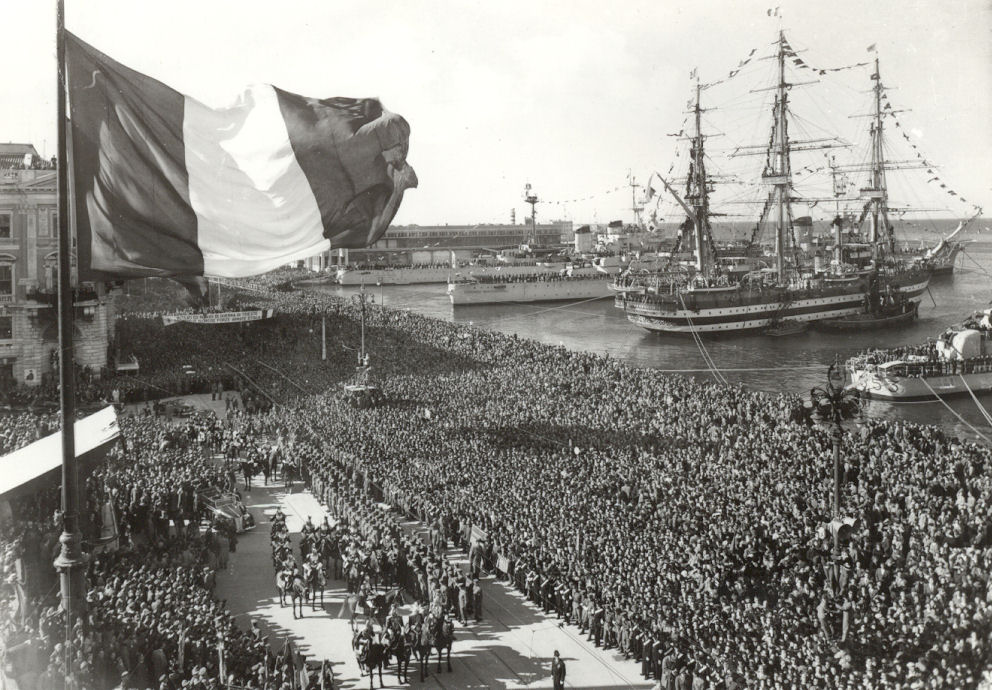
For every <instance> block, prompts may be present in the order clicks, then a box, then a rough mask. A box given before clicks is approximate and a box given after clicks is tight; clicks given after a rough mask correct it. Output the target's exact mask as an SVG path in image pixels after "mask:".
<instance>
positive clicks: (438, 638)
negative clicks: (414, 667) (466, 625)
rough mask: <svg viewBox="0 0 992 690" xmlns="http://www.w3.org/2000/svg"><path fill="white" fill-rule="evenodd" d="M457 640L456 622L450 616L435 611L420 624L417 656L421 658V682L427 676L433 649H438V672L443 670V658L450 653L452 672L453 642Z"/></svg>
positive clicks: (449, 669) (449, 664)
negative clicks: (442, 615) (440, 614)
mask: <svg viewBox="0 0 992 690" xmlns="http://www.w3.org/2000/svg"><path fill="white" fill-rule="evenodd" d="M454 641H455V624H454V623H453V622H452V621H451V619H450V618H444V617H441V616H436V615H434V614H433V613H432V614H430V615H429V616H428V617H427V620H426V621H425V622H424V623H423V624H422V625H421V626H420V639H419V640H418V642H417V649H416V651H417V656H418V657H419V659H420V682H421V683H422V682H424V680H425V679H426V678H427V667H428V666H429V665H430V662H431V650H433V649H436V650H437V672H438V673H440V672H441V659H442V657H443V656H444V653H445V651H447V653H448V673H451V644H452V643H453V642H454Z"/></svg>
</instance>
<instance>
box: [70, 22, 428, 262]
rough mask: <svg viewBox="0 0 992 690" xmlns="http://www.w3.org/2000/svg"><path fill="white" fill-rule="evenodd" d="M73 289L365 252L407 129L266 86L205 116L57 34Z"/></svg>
mask: <svg viewBox="0 0 992 690" xmlns="http://www.w3.org/2000/svg"><path fill="white" fill-rule="evenodd" d="M66 62H67V68H68V77H69V106H70V120H71V123H70V134H71V136H70V143H71V149H70V158H71V166H72V180H71V181H72V190H71V191H72V196H73V199H74V206H73V210H74V216H75V227H76V232H77V236H78V265H79V269H80V274H81V276H82V277H83V279H90V280H96V279H121V278H140V277H145V276H171V275H215V276H226V277H238V276H247V275H256V274H258V273H262V272H264V271H267V270H270V269H272V268H275V267H278V266H281V265H283V264H286V263H288V262H291V261H294V260H296V259H301V258H305V257H308V256H313V255H314V254H317V253H319V252H321V251H323V250H326V249H329V248H339V247H346V248H353V247H365V246H368V245H370V244H372V243H373V242H375V240H377V239H378V238H379V237H380V236H381V235H382V234H383V233H384V232H385V231H386V228H387V227H388V226H389V223H390V221H392V219H393V217H394V216H395V214H396V211H397V209H398V208H399V205H400V202H401V200H402V198H403V191H404V190H405V189H407V188H409V187H415V186H416V184H417V178H416V175H415V174H414V172H413V169H412V168H411V167H410V166H409V165H408V164H407V162H406V154H407V149H408V142H409V135H410V127H409V125H408V124H407V122H406V121H405V120H404V119H403V118H402V117H400V116H399V115H396V114H393V113H390V112H388V111H386V110H384V109H383V107H382V105H381V104H380V103H379V101H378V100H376V99H372V98H366V99H354V98H327V99H315V98H306V97H303V96H297V95H296V94H292V93H288V92H286V91H282V90H281V89H278V88H276V87H274V86H269V85H259V86H252V87H249V88H248V89H246V90H245V91H244V92H243V93H242V94H241V95H240V97H239V98H238V99H237V101H236V102H235V103H234V104H232V105H231V106H229V107H225V108H218V109H214V108H209V107H207V106H205V105H204V104H202V103H200V102H198V101H197V100H195V99H193V98H190V97H189V96H185V95H183V94H181V93H179V92H177V91H175V90H173V89H171V88H169V87H168V86H166V85H164V84H162V83H161V82H158V81H156V80H154V79H151V78H150V77H147V76H145V75H143V74H140V73H138V72H135V71H134V70H132V69H129V68H127V67H125V66H124V65H121V64H119V63H117V62H115V61H114V60H112V59H110V58H109V57H107V56H106V55H104V54H103V53H101V52H99V51H98V50H96V49H95V48H93V47H92V46H90V45H88V44H86V43H85V42H83V41H81V40H80V39H79V38H77V37H76V36H73V35H72V34H70V33H68V32H67V34H66Z"/></svg>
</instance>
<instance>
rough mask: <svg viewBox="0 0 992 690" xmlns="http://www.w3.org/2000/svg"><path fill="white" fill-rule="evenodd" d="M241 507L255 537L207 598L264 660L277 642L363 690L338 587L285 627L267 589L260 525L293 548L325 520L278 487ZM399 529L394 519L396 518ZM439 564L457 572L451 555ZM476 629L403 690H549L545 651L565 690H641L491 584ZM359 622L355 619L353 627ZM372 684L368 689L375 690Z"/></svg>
mask: <svg viewBox="0 0 992 690" xmlns="http://www.w3.org/2000/svg"><path fill="white" fill-rule="evenodd" d="M256 480H257V481H256V482H255V483H254V484H253V489H252V492H251V493H250V494H248V493H245V494H244V498H245V505H246V506H247V507H248V508H249V510H250V511H251V513H252V515H253V516H254V517H255V520H256V522H257V525H258V526H257V527H256V528H255V529H253V530H251V531H249V532H247V533H245V534H242V535H240V538H239V540H238V548H237V551H236V552H235V553H233V554H231V558H230V562H229V566H228V569H227V570H226V571H221V572H220V573H218V578H217V590H216V594H217V597H218V598H220V599H226V600H227V604H228V607H229V609H230V610H231V613H232V614H234V615H235V616H236V618H237V621H238V623H239V624H241V625H243V626H245V627H246V628H247V627H248V625H249V617H251V618H254V619H255V620H256V622H257V623H258V625H259V627H260V628H261V629H262V631H263V632H264V634H265V635H267V636H268V638H269V644H270V646H271V648H272V650H273V651H274V652H276V653H278V652H279V650H281V649H282V648H283V646H284V645H285V641H286V639H287V638H289V639H292V640H293V643H294V645H297V647H298V648H299V650H300V651H301V652H302V653H304V654H306V656H307V658H308V660H320V659H324V658H326V659H328V660H330V661H331V662H332V663H333V668H334V677H335V681H336V685H335V687H340V688H364V687H368V677H367V676H366V677H363V678H360V677H359V669H358V665H357V663H356V662H355V657H354V654H353V652H352V650H351V628H350V626H349V622H348V618H349V615H350V614H349V613H348V611H347V610H346V606H345V596H346V594H347V592H346V590H345V583H344V582H343V581H339V580H329V582H328V588H327V591H326V592H325V596H324V605H323V608H322V609H321V608H320V607H319V605H318V610H317V611H312V610H311V607H310V604H307V605H306V608H305V617H304V618H302V619H296V620H294V619H293V616H292V611H291V609H290V607H289V606H286V607H280V606H279V598H278V595H277V593H276V588H275V572H274V570H273V568H272V559H271V555H270V554H271V551H270V546H269V531H270V524H271V523H270V519H269V516H270V515H271V514H273V513H274V512H275V510H276V509H277V508H282V511H283V512H284V513H285V514H286V516H287V525H288V527H289V529H290V531H291V532H292V534H293V542H294V544H298V540H299V531H300V528H301V526H302V525H303V523H304V522H305V521H306V519H307V517H308V516H310V517H312V518H313V521H314V522H315V523H317V524H319V523H320V522H321V521H322V520H323V517H324V515H325V514H326V511H325V510H324V508H323V507H322V506H321V505H320V504H319V503H318V502H317V500H316V499H315V498H314V497H313V496H312V495H311V494H310V492H309V491H306V490H305V489H304V487H303V485H302V484H301V483H300V482H296V484H295V487H294V489H293V490H292V491H291V492H287V491H286V490H285V488H284V487H283V486H282V484H278V485H275V484H272V485H269V486H264V485H262V477H261V476H259V477H257V478H256ZM397 519H399V516H397ZM401 524H402V525H403V527H404V528H405V529H408V530H412V531H419V530H421V529H422V525H420V523H416V522H411V521H407V520H403V521H401ZM449 557H450V558H451V559H452V560H453V561H455V562H460V563H462V564H464V563H465V562H466V559H465V557H464V555H463V554H461V552H457V551H454V550H452V551H451V552H449ZM483 589H484V594H483V612H484V614H483V620H482V622H481V623H477V624H470V625H468V626H462V625H460V624H458V623H456V630H455V635H456V640H455V643H454V646H453V648H452V654H451V665H452V669H453V670H452V672H451V673H448V672H447V670H446V669H445V670H443V671H442V672H441V673H440V674H439V673H437V657H436V656H434V657H432V661H431V666H430V675H429V677H428V678H427V680H426V681H425V682H424V683H420V679H419V669H417V667H416V664H415V663H413V664H411V668H410V679H411V683H410V684H409V685H408V687H414V688H551V687H552V681H551V672H550V664H551V657H552V654H553V652H554V650H555V649H557V650H559V652H560V653H561V656H562V657H563V658H564V659H565V660H566V664H567V671H568V673H567V678H566V683H565V685H566V687H570V688H601V689H608V688H617V689H619V688H644V689H647V688H651V687H652V684H651V683H650V682H647V681H644V680H643V679H642V678H641V676H640V674H639V667H638V665H637V664H635V663H634V662H633V661H625V660H624V659H623V658H622V657H621V656H619V655H618V654H616V653H614V652H613V651H604V650H602V649H599V648H596V647H595V645H593V643H591V642H587V641H586V639H585V637H584V636H582V635H580V634H579V631H578V629H577V628H574V627H571V626H559V623H560V622H561V621H558V620H556V619H555V618H554V616H547V615H544V614H543V613H542V612H541V611H540V610H539V609H538V608H537V607H535V606H533V605H532V604H530V603H529V602H526V601H525V600H524V599H523V597H521V596H520V595H519V593H517V592H516V591H514V590H511V589H510V588H508V587H507V586H506V584H505V583H497V582H495V581H494V580H493V579H492V578H486V579H485V580H484V581H483ZM359 620H362V621H364V618H361V617H359ZM383 681H384V682H385V684H386V687H394V688H395V687H403V686H400V685H399V684H398V683H397V681H396V674H395V667H394V666H391V667H390V668H388V669H385V670H384V673H383ZM378 682H379V680H378V677H376V679H375V683H376V687H377V688H378V687H379V685H378Z"/></svg>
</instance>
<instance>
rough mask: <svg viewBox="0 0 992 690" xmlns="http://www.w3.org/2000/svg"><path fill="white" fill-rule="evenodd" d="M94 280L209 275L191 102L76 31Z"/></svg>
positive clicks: (75, 99) (79, 166)
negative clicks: (188, 118)
mask: <svg viewBox="0 0 992 690" xmlns="http://www.w3.org/2000/svg"><path fill="white" fill-rule="evenodd" d="M66 62H67V64H68V75H69V106H70V113H71V115H70V117H71V122H72V128H71V145H72V150H71V162H72V173H73V182H74V185H75V187H74V190H73V193H74V198H75V208H76V229H77V233H78V238H79V247H78V259H79V272H80V277H81V278H82V279H84V280H86V279H90V280H100V279H109V278H111V277H112V278H114V279H120V278H139V277H143V276H156V275H176V274H185V275H190V274H192V275H196V274H201V273H203V255H202V253H201V252H200V249H199V247H198V246H197V224H196V214H195V213H194V212H193V208H192V207H191V206H190V201H189V176H188V174H187V172H186V155H185V147H184V145H183V108H184V102H185V99H184V97H183V95H182V94H180V93H179V92H177V91H174V90H173V89H170V88H169V87H167V86H166V85H164V84H162V83H161V82H159V81H156V80H155V79H151V78H149V77H147V76H145V75H143V74H140V73H138V72H135V71H134V70H132V69H129V68H127V67H125V66H124V65H121V64H119V63H118V62H115V61H114V60H112V59H111V58H109V57H107V56H106V55H104V54H103V53H101V52H100V51H98V50H96V49H95V48H93V47H92V46H90V45H88V44H86V43H85V42H83V41H81V40H79V38H77V37H76V36H73V35H72V34H71V33H68V32H67V33H66Z"/></svg>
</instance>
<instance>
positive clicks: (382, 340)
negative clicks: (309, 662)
mask: <svg viewBox="0 0 992 690" xmlns="http://www.w3.org/2000/svg"><path fill="white" fill-rule="evenodd" d="M267 280H268V281H269V282H268V283H267V282H266V281H267ZM284 283H285V278H280V277H279V276H276V277H274V278H270V279H262V280H259V281H254V282H253V284H252V287H253V288H254V290H256V291H253V292H252V293H251V295H250V296H246V297H245V299H250V300H251V302H252V303H253V304H259V303H260V304H261V305H262V306H266V307H268V306H271V307H275V308H276V309H277V310H278V312H279V316H277V317H276V318H275V319H273V320H271V322H270V323H264V322H262V323H255V324H249V325H241V324H230V325H218V326H199V327H198V326H193V325H185V324H180V325H177V326H171V327H170V328H169V330H168V331H165V330H164V329H163V328H162V327H161V326H157V325H156V324H155V322H153V321H149V320H143V319H130V320H128V321H126V322H122V324H121V325H122V339H123V340H125V341H127V342H129V343H130V344H131V346H132V347H133V349H134V351H135V352H136V353H138V356H139V357H140V358H141V361H142V362H143V379H144V380H145V381H146V382H148V384H150V383H155V385H160V383H158V382H161V381H167V380H168V377H170V376H174V375H175V370H176V369H177V368H180V367H181V366H182V364H184V363H187V362H192V363H194V365H195V366H197V367H198V368H199V369H200V370H203V371H207V372H210V371H213V372H218V371H221V370H222V369H224V368H227V369H228V370H229V368H230V367H231V366H234V367H236V368H237V372H236V373H238V375H239V376H241V377H242V378H241V380H242V385H243V387H244V388H245V389H246V390H251V391H255V392H256V394H257V395H258V396H263V395H264V397H266V398H267V399H271V400H276V401H280V402H283V403H286V404H287V405H286V406H282V405H275V406H270V407H269V409H261V408H260V409H259V410H258V411H257V412H255V413H254V414H252V415H250V416H248V417H247V418H246V419H247V420H250V421H246V422H245V424H247V426H246V427H245V428H246V429H247V430H248V431H246V434H251V433H258V434H262V433H264V434H266V435H270V436H271V435H272V434H279V435H280V436H281V437H282V438H284V439H294V440H293V442H292V443H289V442H287V453H288V454H289V455H291V456H293V455H295V456H296V457H298V459H299V462H300V463H302V466H303V467H304V468H305V469H306V470H307V472H308V473H310V475H311V477H313V478H314V479H313V481H314V487H315V489H316V491H318V493H320V494H322V495H323V497H324V498H325V499H327V500H329V502H330V504H331V505H332V506H333V505H335V504H336V502H338V499H337V498H336V497H335V496H336V494H335V493H334V492H336V491H339V490H340V491H345V492H350V491H351V490H352V489H351V488H348V487H361V488H362V490H363V491H368V492H371V493H372V495H374V496H375V497H377V498H382V499H385V500H389V501H391V502H393V503H395V504H396V505H399V506H401V507H403V509H405V510H408V511H409V512H411V513H412V514H416V515H418V516H420V517H421V518H423V519H424V520H425V521H426V522H428V523H430V524H434V525H437V526H438V529H439V530H440V531H441V532H442V533H443V536H444V538H446V539H447V538H452V539H458V538H459V535H460V534H464V528H465V526H467V525H475V526H477V527H478V529H479V530H481V531H482V532H483V533H484V534H485V535H486V539H485V541H484V542H483V544H484V547H485V562H486V564H487V567H488V568H496V567H499V568H500V570H501V574H505V575H506V576H508V577H510V578H511V579H512V581H514V582H515V583H517V585H518V586H520V587H521V588H522V589H524V590H525V591H526V592H527V593H528V595H529V596H531V597H532V598H533V599H534V600H535V601H537V602H538V603H540V604H541V605H543V606H544V607H545V608H546V609H548V610H556V611H557V613H558V614H559V615H561V616H562V617H565V618H568V619H569V621H570V622H571V623H573V624H576V625H579V626H581V627H582V629H583V630H585V631H586V632H587V633H588V634H589V635H590V636H591V638H592V639H593V640H595V641H597V642H598V643H600V644H603V645H607V646H610V647H613V648H615V649H617V650H618V651H619V652H621V653H623V654H625V655H627V656H630V657H632V658H637V659H640V661H641V668H642V671H643V673H644V674H645V675H646V676H650V677H654V678H658V679H660V680H662V681H663V682H668V681H671V682H673V683H674V682H675V679H676V678H679V679H680V680H679V682H681V683H688V684H689V685H690V686H692V687H704V688H705V687H721V684H722V687H727V688H740V687H747V688H779V687H781V688H792V687H831V688H855V687H857V688H860V687H872V688H903V687H921V688H922V687H955V688H968V687H976V686H977V685H978V684H979V682H980V681H981V679H982V677H983V674H986V678H987V675H988V672H989V669H990V668H992V648H990V643H989V639H990V635H992V581H990V577H989V573H990V572H992V525H990V522H989V515H990V514H992V464H990V460H992V456H990V454H989V451H988V450H987V449H984V448H979V447H977V446H974V445H972V444H970V443H966V442H961V441H958V440H956V439H953V438H948V437H946V436H944V435H943V434H942V433H941V432H940V431H938V430H937V429H935V428H933V427H925V426H917V425H912V424H907V423H902V422H882V421H877V420H875V421H867V422H865V423H864V424H862V425H861V426H860V427H858V428H853V429H851V430H849V432H848V433H847V434H845V436H844V441H843V450H842V453H843V457H844V458H845V460H844V468H843V469H844V475H843V476H844V482H843V514H844V515H845V516H846V517H848V518H850V519H849V520H848V522H849V523H850V524H849V525H848V526H847V527H845V528H844V529H843V530H842V536H841V537H840V538H839V540H838V541H839V547H840V548H839V552H838V553H833V552H832V549H831V546H832V541H833V540H832V536H831V534H832V530H833V529H836V528H837V527H836V525H833V526H832V525H831V523H830V502H829V496H830V487H831V483H830V479H831V478H830V477H829V476H828V475H829V472H828V467H829V466H830V465H829V463H830V453H829V433H828V432H827V431H825V430H821V429H819V428H818V427H816V426H813V425H811V424H810V423H808V421H807V420H805V419H804V418H803V415H802V414H801V412H800V411H799V410H800V407H801V406H800V405H799V400H798V399H797V398H795V397H792V396H788V395H766V394H759V393H754V392H750V391H748V390H746V389H744V388H741V387H731V386H719V385H714V384H706V383H699V382H696V381H694V380H691V379H686V378H681V377H673V376H668V375H664V374H661V373H658V372H653V371H644V370H634V369H631V368H629V367H627V366H625V365H623V364H622V363H619V362H617V361H615V360H612V359H609V358H606V357H600V356H597V355H592V354H584V353H577V352H569V351H567V350H565V349H564V348H558V347H550V346H545V345H541V344H538V343H535V342H532V341H525V340H520V339H518V338H516V337H514V336H509V335H504V334H500V333H495V332H488V331H484V330H478V329H472V328H466V327H465V326H461V325H458V324H451V323H446V322H442V321H438V320H434V319H430V318H426V317H421V316H419V315H416V314H412V313H409V312H402V311H393V310H384V309H382V308H380V307H378V306H372V307H371V308H370V309H369V310H368V315H369V324H368V326H367V329H366V338H367V340H368V342H369V343H370V349H371V352H372V364H373V372H374V373H375V378H377V380H378V382H379V385H380V386H381V387H382V389H383V391H384V392H385V394H386V397H387V400H388V402H387V403H386V404H384V405H382V406H380V407H376V408H372V409H367V410H359V409H355V408H353V407H352V406H350V405H349V404H348V403H347V402H346V401H345V400H344V399H343V396H342V395H341V393H340V390H341V389H340V384H341V383H343V382H345V381H346V380H348V378H349V377H350V376H351V375H352V372H353V371H354V369H353V365H354V364H355V363H356V353H355V351H354V349H355V347H356V344H357V342H358V323H357V318H358V308H357V307H356V305H354V304H352V303H350V302H344V301H340V300H337V299H335V298H333V297H330V296H326V295H322V294H320V293H294V292H290V291H287V290H285V289H284V288H285V285H284ZM257 290H263V291H265V292H263V293H259V292H257ZM322 317H323V318H326V324H327V337H328V343H329V346H328V358H327V361H321V360H320V351H321V344H320V324H321V318H322ZM146 362H147V363H149V364H148V366H147V367H145V364H144V363H146ZM135 390H136V391H138V390H143V391H147V392H148V393H149V394H153V393H154V389H153V388H151V387H150V386H148V385H147V384H146V387H145V388H135ZM145 423H149V424H150V422H145ZM252 430H254V432H253V431H252ZM180 445H181V444H180ZM175 457H176V460H175V463H176V464H175V468H176V469H175V470H174V471H176V472H182V470H180V469H179V467H181V466H183V465H184V464H185V463H187V462H189V463H195V462H196V459H195V453H194V452H190V453H188V454H187V455H186V456H183V455H181V454H178V455H176V456H175ZM192 466H193V467H195V466H196V465H195V464H194V465H192ZM192 471H193V472H194V473H195V472H197V471H198V470H192ZM122 481H123V480H122ZM128 481H132V482H133V481H136V477H131V478H129V479H128ZM104 483H106V482H104ZM328 487H331V494H328V493H327V491H328ZM344 495H346V496H348V497H351V494H350V493H346V494H344ZM345 500H346V501H347V500H352V499H351V498H346V499H345ZM357 509H358V508H357V504H355V505H354V506H352V508H351V509H350V510H351V511H353V510H357ZM369 530H371V533H374V534H376V535H377V536H376V539H385V540H386V545H385V548H386V549H390V548H392V546H391V544H392V543H391V542H389V539H390V538H391V537H390V532H389V530H388V529H387V527H386V526H385V525H380V526H379V527H376V525H375V524H372V525H371V526H370V527H369V528H368V529H367V530H366V531H369ZM380 535H381V536H380ZM176 538H177V539H180V541H179V542H178V543H177V544H176V545H175V546H174V547H169V548H167V549H166V553H167V554H168V553H170V552H172V551H174V550H175V549H182V548H183V547H182V545H183V544H184V543H185V542H184V541H182V540H183V539H189V538H186V537H176ZM139 544H140V540H139ZM396 546H397V548H398V547H399V544H398V543H397V544H396ZM136 548H138V547H136ZM141 548H151V546H150V545H148V546H145V547H141ZM208 550H209V549H208ZM191 553H192V558H193V560H194V564H193V566H192V567H193V568H194V571H195V569H196V568H198V567H200V565H199V561H197V559H198V558H199V556H197V555H196V550H195V549H194V550H193V551H192V552H191ZM166 557H168V556H166ZM426 557H427V558H429V554H428V555H427V556H426ZM111 560H113V561H116V560H118V559H111ZM108 567H115V566H108ZM444 567H445V566H444V565H443V563H438V564H437V568H438V569H439V572H441V571H442V570H443V569H444ZM176 577H180V576H179V575H177V576H176ZM180 579H181V578H180ZM183 582H187V583H188V582H189V580H188V579H187V580H183ZM189 586H190V587H192V586H194V585H189ZM197 586H199V585H197ZM197 591H198V590H197ZM418 593H422V592H420V591H419V590H418ZM183 595H184V596H185V592H184V593H183ZM206 596H208V595H206ZM207 600H209V596H208V599H207ZM205 601H206V600H205ZM224 630H228V628H224ZM232 630H233V629H232ZM170 634H172V633H171V632H170V631H168V630H167V631H166V632H163V633H161V635H164V637H161V639H163V640H167V639H172V638H170V637H169V635H170ZM230 634H232V635H233V634H234V633H233V632H231V633H230ZM156 639H159V638H156ZM162 644H165V643H162ZM247 648H248V649H252V647H251V646H250V645H248V646H247ZM170 649H172V648H170ZM245 654H246V655H245V658H246V662H245V665H246V666H247V664H248V661H250V660H252V659H254V658H256V657H252V656H251V654H250V653H248V652H246V653H245ZM256 663H257V662H256ZM207 667H208V669H209V668H210V667H209V663H207ZM239 668H240V667H239ZM211 673H212V671H211ZM245 673H246V674H247V671H245ZM693 683H695V685H692V684H693Z"/></svg>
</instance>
